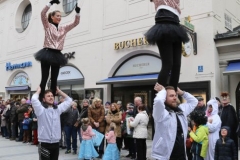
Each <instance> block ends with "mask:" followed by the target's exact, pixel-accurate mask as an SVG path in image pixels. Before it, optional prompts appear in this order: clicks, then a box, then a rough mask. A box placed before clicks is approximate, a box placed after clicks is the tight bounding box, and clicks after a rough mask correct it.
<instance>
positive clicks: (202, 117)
mask: <svg viewBox="0 0 240 160" xmlns="http://www.w3.org/2000/svg"><path fill="white" fill-rule="evenodd" d="M190 118H191V120H193V121H194V122H195V123H196V124H197V125H205V124H206V123H207V120H208V119H207V116H206V114H205V112H202V111H197V110H195V111H193V112H192V113H191V114H190Z"/></svg>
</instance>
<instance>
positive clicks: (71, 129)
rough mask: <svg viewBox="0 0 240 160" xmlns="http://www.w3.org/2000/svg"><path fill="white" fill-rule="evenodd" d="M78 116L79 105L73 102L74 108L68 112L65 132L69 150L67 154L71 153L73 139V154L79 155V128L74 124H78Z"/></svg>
mask: <svg viewBox="0 0 240 160" xmlns="http://www.w3.org/2000/svg"><path fill="white" fill-rule="evenodd" d="M78 114H79V113H78V109H77V103H76V102H72V107H71V108H69V109H68V110H67V111H66V119H65V120H66V121H65V126H64V131H65V133H66V139H67V150H66V152H65V154H68V153H71V139H72V149H73V154H77V127H75V126H74V124H75V123H76V122H77V119H78Z"/></svg>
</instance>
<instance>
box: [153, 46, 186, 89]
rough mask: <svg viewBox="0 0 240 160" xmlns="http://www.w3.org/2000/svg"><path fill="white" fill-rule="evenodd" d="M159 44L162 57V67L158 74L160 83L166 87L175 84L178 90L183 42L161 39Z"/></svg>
mask: <svg viewBox="0 0 240 160" xmlns="http://www.w3.org/2000/svg"><path fill="white" fill-rule="evenodd" d="M157 46H158V49H159V52H160V56H161V59H162V69H161V71H160V73H159V75H158V83H159V84H161V85H163V86H164V87H165V86H167V85H170V86H173V87H174V88H175V90H177V86H178V81H179V76H180V69H181V58H182V54H181V52H182V42H181V41H178V42H164V41H159V42H157ZM169 74H170V76H169ZM169 77H170V79H169V83H168V78H169Z"/></svg>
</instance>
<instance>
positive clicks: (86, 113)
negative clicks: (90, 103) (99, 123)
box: [78, 107, 88, 126]
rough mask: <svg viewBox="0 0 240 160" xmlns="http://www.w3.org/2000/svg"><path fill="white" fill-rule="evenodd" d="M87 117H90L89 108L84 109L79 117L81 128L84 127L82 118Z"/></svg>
mask: <svg viewBox="0 0 240 160" xmlns="http://www.w3.org/2000/svg"><path fill="white" fill-rule="evenodd" d="M87 117H88V107H83V108H82V110H81V113H80V114H79V116H78V123H79V126H81V125H82V123H81V120H82V118H87Z"/></svg>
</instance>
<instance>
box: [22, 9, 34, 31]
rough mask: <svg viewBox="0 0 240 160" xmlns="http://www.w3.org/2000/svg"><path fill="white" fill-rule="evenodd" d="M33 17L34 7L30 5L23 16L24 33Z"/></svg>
mask: <svg viewBox="0 0 240 160" xmlns="http://www.w3.org/2000/svg"><path fill="white" fill-rule="evenodd" d="M31 16H32V5H31V4H29V5H28V6H27V7H26V8H25V10H24V12H23V15H22V21H21V23H22V29H23V31H24V30H25V29H26V28H27V26H28V24H29V21H30V19H31Z"/></svg>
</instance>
